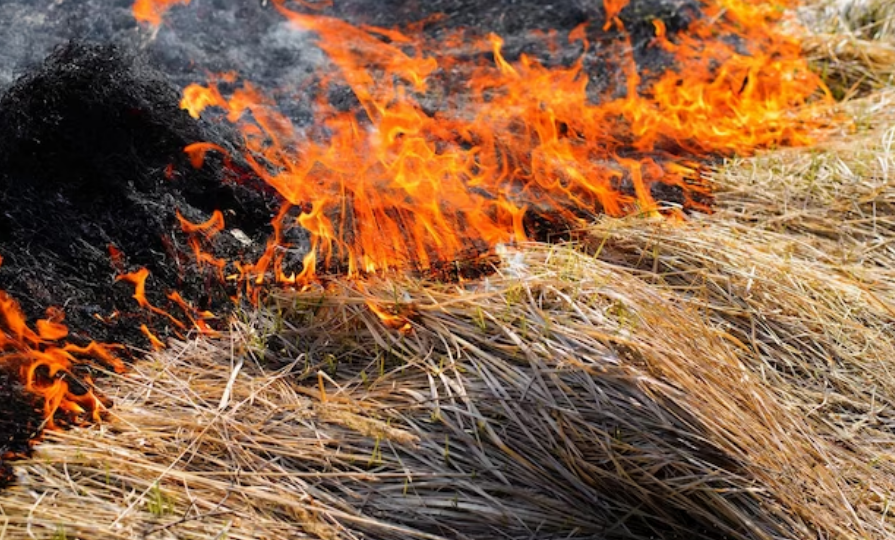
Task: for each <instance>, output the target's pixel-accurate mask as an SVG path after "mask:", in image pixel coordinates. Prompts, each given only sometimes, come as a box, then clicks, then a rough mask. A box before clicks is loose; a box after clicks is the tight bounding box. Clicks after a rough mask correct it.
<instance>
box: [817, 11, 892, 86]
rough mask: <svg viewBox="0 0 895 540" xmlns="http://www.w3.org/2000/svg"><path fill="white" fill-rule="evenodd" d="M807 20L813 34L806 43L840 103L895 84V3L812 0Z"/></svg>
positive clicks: (818, 70)
mask: <svg viewBox="0 0 895 540" xmlns="http://www.w3.org/2000/svg"><path fill="white" fill-rule="evenodd" d="M809 3H810V4H811V5H810V6H809V7H807V8H805V9H803V11H802V14H801V15H802V17H801V19H802V22H803V23H805V24H806V25H807V26H808V27H809V28H811V30H812V31H813V32H814V35H812V36H809V37H808V38H807V39H805V40H804V41H803V48H804V51H805V55H806V56H807V57H808V58H809V59H810V60H811V62H812V64H813V65H814V68H815V70H816V71H817V72H818V73H820V74H821V75H822V76H823V78H824V80H825V81H826V83H827V85H828V86H829V88H830V90H832V92H833V94H834V95H835V96H836V97H837V98H838V99H851V98H854V97H857V96H862V95H866V94H868V93H870V92H873V91H876V90H880V89H882V88H887V87H890V86H892V85H893V83H895V2H892V1H891V0H813V1H812V2H809Z"/></svg>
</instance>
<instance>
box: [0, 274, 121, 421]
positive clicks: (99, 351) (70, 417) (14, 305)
mask: <svg viewBox="0 0 895 540" xmlns="http://www.w3.org/2000/svg"><path fill="white" fill-rule="evenodd" d="M0 261H2V259H0ZM64 320H65V314H64V313H63V311H62V310H61V309H59V308H55V307H51V308H48V309H47V311H46V318H44V319H39V320H38V321H37V322H36V323H35V325H34V329H32V328H31V327H30V326H29V325H28V322H27V320H26V318H25V315H24V313H23V312H22V310H21V308H20V306H19V304H18V302H16V301H15V300H14V299H13V298H12V297H11V296H9V294H7V293H6V292H4V291H0V369H13V370H15V369H17V370H18V371H19V373H20V376H21V380H22V381H23V384H24V387H25V390H26V391H28V392H30V393H31V394H33V395H34V396H35V397H36V398H37V401H38V402H40V403H42V405H41V406H42V408H43V414H44V418H45V427H46V428H48V429H55V428H57V427H58V426H59V424H58V422H59V421H60V420H61V421H63V422H64V423H67V424H72V423H80V422H84V421H91V420H92V421H96V420H98V419H99V417H100V415H101V414H102V412H103V411H105V410H106V407H107V405H108V402H107V401H104V400H103V399H102V398H100V397H99V396H97V395H96V394H95V393H94V391H93V388H92V386H93V383H92V380H91V378H90V377H89V375H78V374H76V371H82V369H81V368H83V367H89V366H92V365H101V366H106V367H110V368H112V369H114V370H115V371H116V372H118V373H121V372H123V371H124V364H123V363H122V362H121V360H120V359H119V358H118V357H117V356H115V355H114V354H113V353H112V350H113V348H114V346H110V345H103V344H99V343H95V342H91V343H90V344H89V345H87V346H85V347H80V346H77V345H74V344H71V343H67V342H64V341H62V340H64V339H65V338H67V337H68V335H69V331H68V327H66V326H65V324H63V321H64Z"/></svg>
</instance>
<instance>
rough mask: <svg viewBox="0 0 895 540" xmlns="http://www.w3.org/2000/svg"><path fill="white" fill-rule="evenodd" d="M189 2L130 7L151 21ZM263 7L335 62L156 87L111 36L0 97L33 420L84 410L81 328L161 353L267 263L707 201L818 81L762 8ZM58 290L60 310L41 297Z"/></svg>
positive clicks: (515, 234)
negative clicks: (482, 16) (529, 23)
mask: <svg viewBox="0 0 895 540" xmlns="http://www.w3.org/2000/svg"><path fill="white" fill-rule="evenodd" d="M189 4H190V2H189V0H138V1H137V2H135V3H134V4H133V7H132V14H133V16H134V18H135V19H136V20H137V21H139V22H141V23H145V24H149V25H152V26H155V30H156V31H158V30H159V25H164V24H166V22H165V18H164V17H165V16H166V15H165V14H166V12H168V10H172V9H173V10H176V11H185V10H186V9H187V6H188V5H189ZM272 5H273V8H274V9H275V10H276V13H278V14H279V16H280V17H281V18H282V20H283V21H288V24H289V25H291V26H290V27H289V30H288V31H289V32H294V33H296V34H301V33H303V32H310V33H312V34H313V35H314V36H316V40H317V44H318V45H319V48H320V49H321V50H322V51H323V52H324V53H325V55H326V57H327V63H328V65H331V66H332V67H333V68H334V69H331V70H322V71H319V72H317V73H315V74H312V75H309V76H308V78H307V80H305V81H304V84H303V86H302V87H301V88H298V87H297V86H295V87H287V88H283V87H277V86H274V85H273V84H271V79H269V78H265V77H262V78H261V79H262V80H259V81H252V79H253V77H254V76H255V73H253V72H252V71H247V72H244V73H239V74H235V73H233V72H225V71H226V69H221V70H218V74H217V75H213V76H211V77H209V78H208V79H206V80H205V82H203V83H201V84H200V83H196V82H195V80H197V75H196V74H195V71H197V70H195V69H194V70H193V73H192V74H191V75H190V77H191V78H192V79H193V81H194V82H193V84H189V85H187V86H185V88H183V90H182V96H181V97H180V99H179V106H178V95H177V93H176V92H175V90H174V89H172V87H171V85H170V83H169V82H168V81H167V80H165V77H164V76H162V75H161V74H159V73H158V72H156V71H155V70H153V69H151V68H149V67H147V66H145V65H143V64H142V63H141V62H139V61H136V60H134V59H133V58H131V57H130V56H128V55H126V54H123V53H121V52H120V51H119V50H118V49H117V48H116V47H112V46H85V45H78V44H72V45H69V46H66V47H63V48H61V49H59V50H57V51H56V52H55V53H54V54H53V55H52V56H51V57H50V58H49V59H48V60H47V61H46V63H45V64H44V65H43V66H42V67H40V68H39V69H37V70H36V71H34V72H32V73H31V74H30V75H27V76H25V77H23V78H22V79H20V80H19V81H18V82H16V83H15V84H14V85H13V86H12V87H11V88H10V89H9V90H8V91H7V92H6V94H5V95H4V96H3V98H2V99H0V170H2V171H3V174H2V176H0V187H2V189H3V190H4V193H5V200H4V203H5V208H4V212H3V213H2V215H0V232H2V233H3V234H2V236H0V250H2V254H3V256H5V257H6V258H7V261H6V262H7V263H6V264H5V265H3V266H0V289H5V290H7V291H9V294H7V293H2V295H0V309H2V315H3V317H4V321H5V326H3V327H2V330H3V334H2V336H0V337H2V340H3V354H4V356H3V357H2V360H0V368H2V369H0V371H2V373H0V389H2V388H3V387H4V385H5V386H9V385H10V384H12V383H8V382H7V381H18V384H20V385H21V386H22V388H23V389H25V391H26V394H23V395H28V396H30V397H29V398H28V399H29V400H30V405H28V407H31V408H33V407H37V408H39V409H40V415H39V417H38V418H43V421H44V422H45V423H46V425H47V426H50V427H53V426H54V425H55V424H57V423H63V422H68V423H72V422H78V421H82V420H89V419H91V418H96V417H97V415H98V414H100V412H101V411H102V409H103V407H104V405H103V402H102V400H101V399H100V398H98V397H97V396H96V395H95V394H94V393H93V391H92V389H91V388H92V384H91V379H90V373H89V371H90V366H99V365H102V366H105V367H111V368H114V369H116V370H120V369H122V367H123V364H122V363H121V361H120V360H118V359H117V356H116V355H115V354H112V352H111V351H112V349H110V348H109V346H104V345H98V344H96V343H94V342H93V341H92V340H93V339H98V340H100V341H106V342H114V343H123V344H127V345H133V344H135V343H141V344H148V345H151V346H152V347H153V348H162V347H164V339H165V337H167V336H169V335H175V336H180V337H183V336H185V335H186V334H187V333H188V332H191V331H194V330H198V331H201V332H203V333H213V332H214V328H213V326H214V321H215V320H216V319H217V318H218V317H219V316H221V315H225V314H226V313H227V311H228V310H229V309H230V308H231V307H232V306H233V305H235V303H238V302H239V301H241V300H243V299H248V300H249V301H250V302H257V301H258V299H259V295H260V294H261V292H262V291H263V287H264V286H265V285H267V284H270V283H279V284H286V285H297V286H301V285H306V284H309V283H312V282H315V281H319V280H321V279H324V278H325V274H327V273H339V274H348V275H350V276H353V277H362V276H364V275H366V274H369V273H377V272H385V271H408V270H410V271H416V272H425V273H428V274H429V275H434V276H442V277H443V276H447V275H456V276H463V275H464V270H462V269H461V268H480V267H481V266H483V265H484V264H483V263H482V261H488V260H489V257H490V256H491V255H493V253H494V251H495V249H496V248H497V247H498V246H500V245H503V244H513V243H521V242H525V241H528V240H544V239H548V238H552V237H556V236H559V237H562V235H563V234H564V233H566V232H567V231H569V230H571V229H575V228H578V227H581V226H583V225H585V224H586V223H588V222H589V221H592V220H593V219H595V218H596V217H597V216H599V215H600V214H608V215H612V216H622V215H631V214H643V215H648V216H661V215H664V216H670V217H673V218H684V217H685V216H686V214H687V213H689V212H694V211H704V212H709V211H711V191H710V186H709V185H707V183H706V182H705V181H704V179H703V175H702V173H703V172H704V169H705V167H706V166H707V165H708V164H711V163H712V162H713V161H714V160H717V159H719V158H721V157H724V156H730V155H734V154H748V153H750V152H753V151H755V150H756V149H759V148H765V147H771V146H775V145H800V144H805V143H808V142H810V141H811V133H812V131H813V130H815V129H816V128H817V127H818V123H817V122H816V121H815V120H813V119H812V117H811V115H810V114H806V113H805V110H804V108H802V106H804V105H806V104H807V103H808V102H809V101H810V100H811V99H812V98H813V97H817V98H819V99H823V98H824V96H823V93H822V92H821V90H822V85H821V84H820V83H819V81H818V79H817V77H816V76H814V75H813V74H811V72H810V71H809V70H808V69H807V65H806V63H805V61H804V60H803V59H802V58H801V56H800V52H799V50H800V49H799V45H798V42H797V40H796V39H795V38H794V37H792V36H789V35H786V34H784V33H782V32H781V30H780V29H779V24H778V23H780V22H781V19H782V17H783V16H784V15H783V14H784V12H783V10H781V9H780V7H781V6H780V5H778V4H776V3H774V4H768V3H765V2H758V1H749V0H712V1H708V2H704V3H702V4H698V3H696V2H689V1H685V0H675V1H664V0H663V1H655V2H646V1H643V2H627V1H624V0H613V1H611V2H610V1H609V0H606V3H605V7H601V8H599V9H595V10H593V12H592V13H589V12H586V11H580V12H576V13H574V14H572V15H570V16H564V17H563V18H561V20H562V24H559V23H557V24H555V25H553V26H552V27H549V26H548V27H547V28H542V29H541V31H539V32H534V31H531V32H527V33H526V32H521V31H519V30H518V29H515V30H514V32H513V34H514V35H513V38H512V39H510V38H504V37H502V36H501V35H499V34H498V33H489V32H488V31H487V30H486V29H484V28H469V27H464V26H463V25H462V24H460V23H462V17H458V18H455V19H453V20H452V19H451V17H449V16H437V15H436V14H434V13H432V14H427V13H414V14H413V15H414V17H417V18H420V17H423V16H427V15H431V16H427V17H425V18H424V19H423V20H422V21H421V22H417V23H414V24H409V25H408V24H406V23H407V21H408V20H409V18H407V17H406V15H407V14H408V13H409V12H408V11H407V10H406V9H405V10H404V11H401V10H397V11H396V13H399V14H401V16H403V17H404V18H403V19H401V20H399V21H387V20H380V21H373V22H375V23H377V24H375V25H374V24H369V22H370V21H366V22H359V21H354V22H355V23H356V24H355V23H350V22H347V21H346V19H351V17H340V16H339V15H340V14H341V12H340V11H339V9H340V8H339V6H338V5H330V4H329V3H325V2H324V3H316V4H315V3H306V2H297V3H292V2H286V1H285V0H273V1H272ZM175 6H178V7H175ZM190 9H192V7H190ZM196 9H200V8H196ZM344 9H345V10H346V13H347V12H350V11H351V10H350V5H349V7H348V8H344ZM483 9H489V8H483ZM383 12H384V13H385V12H388V10H383ZM173 13H174V11H171V12H169V14H171V15H173ZM205 13H206V14H207V12H205ZM515 16H516V15H514V14H512V13H510V14H508V15H507V19H506V20H504V19H501V20H502V21H504V22H502V23H501V24H504V25H511V24H513V23H512V21H514V20H515V19H514V18H513V17H515ZM381 17H387V16H386V15H382V16H381ZM506 21H510V22H506ZM398 22H400V23H403V26H402V25H400V24H397V23H398ZM551 24H552V23H551ZM531 30H535V29H534V28H531ZM520 34H522V35H524V40H520V38H519V35H520ZM219 67H221V66H219ZM180 76H181V77H183V73H180ZM240 81H242V82H240ZM297 94H302V97H301V98H296V97H295V96H296V95H297ZM306 96H310V97H306ZM293 101H300V102H301V103H302V104H303V107H304V109H302V111H304V112H305V113H308V114H304V115H303V114H295V110H296V109H295V103H293ZM221 113H223V114H221ZM485 264H486V263H485ZM448 267H453V268H456V270H452V271H445V268H448ZM13 297H15V298H17V299H19V301H21V302H22V303H23V304H22V306H21V307H20V305H19V304H18V303H17V302H16V301H15V300H13V299H12V298H13ZM62 304H64V305H65V306H66V309H65V311H66V314H67V316H68V320H69V323H70V326H65V325H64V324H63V322H62V311H61V310H58V309H51V310H50V311H48V312H46V315H45V316H43V315H42V313H44V312H43V309H44V308H45V307H46V306H54V305H62ZM380 311H381V313H380ZM376 312H377V313H380V316H381V317H382V318H383V319H389V318H394V319H395V321H394V322H395V326H396V327H398V328H403V327H404V326H403V325H404V324H405V322H404V319H403V318H401V317H398V316H397V315H395V314H390V313H387V312H386V311H383V310H377V311H376ZM40 317H43V318H40ZM37 319H39V320H37ZM399 319H400V320H399ZM27 320H37V322H36V323H34V324H33V325H28V324H27V322H26V321H27ZM69 329H71V330H69ZM3 377H6V378H5V379H4V378H3ZM3 414H5V413H3V412H2V411H0V420H2V419H4V416H2V415H3ZM39 423H40V422H36V421H35V420H34V419H33V418H30V417H29V420H27V421H25V422H22V425H26V426H29V427H28V428H27V430H26V431H27V434H26V435H24V437H25V438H26V439H27V438H28V437H30V436H31V435H32V434H34V433H36V432H37V431H38V430H39V426H38V427H35V426H36V425H37V424H39ZM17 440H18V441H19V443H20V442H21V441H22V440H24V439H22V436H19V438H18V439H17ZM0 444H3V445H5V446H4V447H0V450H9V449H14V448H15V451H23V450H22V448H21V444H19V445H18V446H16V445H13V444H9V443H6V442H2V441H0Z"/></svg>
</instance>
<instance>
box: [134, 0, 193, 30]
mask: <svg viewBox="0 0 895 540" xmlns="http://www.w3.org/2000/svg"><path fill="white" fill-rule="evenodd" d="M189 3H190V0H136V1H135V2H134V5H133V7H132V8H131V10H132V11H133V14H134V18H135V19H137V20H138V21H140V22H141V23H146V24H150V25H152V26H159V25H160V24H162V16H163V15H164V14H165V12H166V11H168V10H169V9H171V7H172V6H174V5H176V4H184V5H186V4H189Z"/></svg>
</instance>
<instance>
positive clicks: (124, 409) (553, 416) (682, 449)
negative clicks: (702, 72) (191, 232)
mask: <svg viewBox="0 0 895 540" xmlns="http://www.w3.org/2000/svg"><path fill="white" fill-rule="evenodd" d="M893 104H895V93H893V92H891V91H886V92H877V93H874V94H873V95H872V96H871V97H870V98H866V99H863V100H855V101H853V102H852V103H850V104H848V105H847V110H846V112H847V114H848V115H849V116H851V117H853V118H854V119H855V121H854V124H853V125H851V126H850V127H848V128H846V129H843V130H842V133H839V134H833V135H832V136H831V138H830V140H829V141H828V142H826V143H824V144H822V145H819V146H817V147H815V148H809V149H797V150H781V151H776V152H772V153H769V154H767V155H764V156H761V157H758V158H752V159H744V160H734V161H731V162H728V163H726V164H725V165H724V166H723V167H722V168H719V169H718V170H717V171H715V172H714V174H713V181H715V182H716V183H717V185H718V186H719V192H718V201H717V202H718V206H719V210H718V212H717V213H715V214H713V215H711V216H695V217H694V218H693V219H691V220H689V221H687V222H684V223H669V222H666V221H663V220H658V221H654V220H648V219H644V218H631V219H624V220H611V219H604V220H602V221H600V222H599V223H597V224H595V225H594V226H593V227H592V228H590V229H589V230H587V231H581V232H580V234H579V235H578V236H577V237H578V243H577V245H574V246H572V245H567V246H544V245H531V246H524V247H523V248H521V249H519V250H518V251H506V252H504V253H502V255H501V257H502V258H503V264H502V265H501V266H500V268H499V269H498V271H497V273H496V274H495V275H493V276H491V277H488V278H483V279H480V280H476V281H471V282H465V283H461V284H455V285H445V284H437V283H429V282H425V281H423V280H416V279H410V278H400V277H392V278H382V279H380V280H378V281H371V282H366V283H363V284H359V283H348V282H337V283H333V284H331V285H330V286H329V287H328V288H326V289H325V290H324V289H319V290H309V291H304V292H301V293H294V292H293V293H290V292H282V293H277V294H276V295H275V296H274V297H272V298H271V299H270V302H269V303H268V306H269V307H268V308H266V309H265V310H263V311H259V312H256V313H250V314H245V315H244V316H243V318H242V320H241V321H234V323H233V328H232V330H231V332H230V333H228V334H227V335H226V336H224V337H222V338H220V339H218V340H213V341H212V340H208V339H196V340H193V341H190V342H184V343H176V344H173V345H172V347H171V349H170V350H169V351H167V352H166V353H163V354H155V355H153V356H151V357H149V359H147V360H146V361H144V362H141V363H138V364H137V365H136V366H135V368H134V371H133V372H132V373H130V374H128V375H126V376H124V377H116V376H114V375H110V376H109V378H108V379H107V380H106V384H105V387H106V388H108V389H115V390H114V392H113V391H112V390H110V392H112V393H113V395H112V396H111V397H113V398H114V399H115V400H116V407H115V408H114V409H113V410H112V411H111V418H110V421H109V422H107V423H105V424H103V425H101V426H97V427H95V428H92V429H77V430H72V431H67V432H54V433H49V434H47V437H46V440H45V442H44V443H43V444H42V445H41V446H40V447H39V449H38V451H37V454H36V457H35V458H34V459H33V460H32V461H30V462H26V463H21V464H19V465H18V466H17V467H16V474H17V475H18V483H17V485H16V486H15V487H13V488H12V489H10V490H9V491H7V492H5V493H3V494H0V538H4V539H5V538H11V539H15V538H128V539H130V538H152V539H157V538H158V539H164V538H206V539H207V538H230V539H248V538H271V539H274V538H276V539H278V538H324V539H331V538H384V539H391V538H395V539H397V538H421V539H423V538H424V539H435V538H514V539H515V538H520V539H521V538H626V539H646V538H682V539H684V538H686V539H690V538H706V539H708V538H712V539H715V538H733V539H774V538H798V539H806V540H807V539H813V538H844V539H856V540H857V539H866V538H873V539H884V538H891V537H892V536H893V535H895V517H893V514H892V512H893V509H892V508H891V507H892V500H893V495H895V453H893V451H892V448H895V435H893V433H895V429H893V428H895V370H893V368H892V367H891V359H892V358H895V334H893V331H892V330H893V324H895V308H893V307H892V306H895V271H893V270H892V269H893V268H895V241H893V238H895V182H893V177H892V175H893V170H895V128H893V127H892V126H893V125H895V118H893V112H892V111H893V110H895V109H893Z"/></svg>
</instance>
